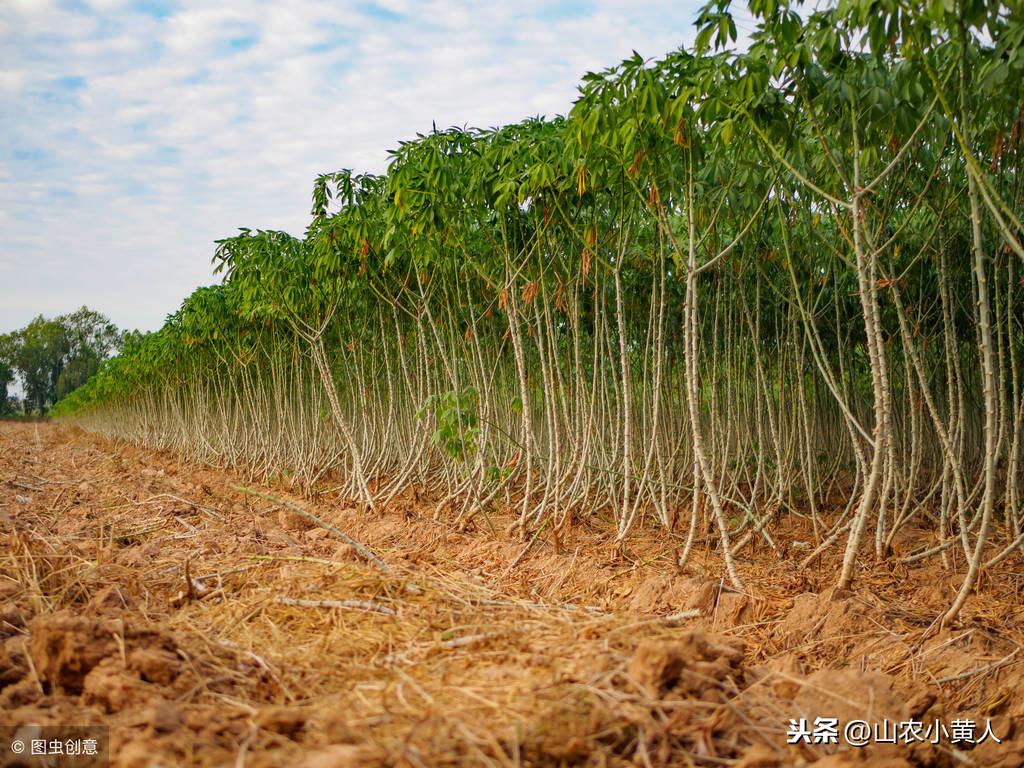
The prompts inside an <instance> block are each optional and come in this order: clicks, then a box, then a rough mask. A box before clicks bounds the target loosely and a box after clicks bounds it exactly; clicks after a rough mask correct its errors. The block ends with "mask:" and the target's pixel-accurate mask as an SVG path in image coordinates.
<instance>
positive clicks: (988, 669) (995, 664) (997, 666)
mask: <svg viewBox="0 0 1024 768" xmlns="http://www.w3.org/2000/svg"><path fill="white" fill-rule="evenodd" d="M1018 653H1020V648H1018V649H1017V650H1015V651H1014V652H1013V653H1011V654H1010V655H1009V656H1007V657H1006V658H1005V659H1000V660H999V661H995V662H992V663H991V664H988V665H986V666H984V667H975V668H974V669H968V670H967V671H966V672H961V673H960V674H959V675H950V676H949V677H940V678H939V679H938V680H936V681H935V682H936V683H938V684H939V685H941V684H943V683H952V682H954V681H956V680H964V679H966V678H968V677H974V675H980V674H982V673H983V672H993V671H995V670H997V669H1000V668H1001V667H1005V666H1006V665H1007V664H1009V663H1010V661H1011V660H1012V659H1013V657H1014V656H1016V655H1017V654H1018Z"/></svg>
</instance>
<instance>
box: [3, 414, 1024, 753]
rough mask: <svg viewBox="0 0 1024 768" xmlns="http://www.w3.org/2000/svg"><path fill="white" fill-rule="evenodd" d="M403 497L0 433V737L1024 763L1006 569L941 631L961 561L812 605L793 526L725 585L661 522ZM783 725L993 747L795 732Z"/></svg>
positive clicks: (862, 581)
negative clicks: (336, 492) (681, 564)
mask: <svg viewBox="0 0 1024 768" xmlns="http://www.w3.org/2000/svg"><path fill="white" fill-rule="evenodd" d="M238 484H246V485H251V486H252V487H254V488H256V489H257V490H260V491H262V492H266V493H271V494H273V495H275V496H277V497H279V498H286V499H288V500H290V501H292V502H295V503H298V504H301V505H302V506H303V507H304V508H306V509H308V510H310V511H312V512H315V513H316V514H317V515H319V516H320V517H322V518H324V519H325V520H326V521H328V522H329V523H330V524H331V525H333V526H335V527H336V528H338V529H340V530H341V531H344V532H345V533H346V534H348V535H349V536H351V537H353V538H354V539H355V540H357V541H358V542H361V543H362V544H364V545H365V546H366V547H369V548H370V549H371V550H372V551H373V552H374V553H376V554H377V555H379V557H380V558H381V559H382V560H383V561H384V563H386V565H387V572H385V571H382V570H380V569H378V568H376V567H374V566H373V564H372V563H371V562H368V561H367V560H366V559H365V558H363V557H361V556H360V554H359V552H358V551H357V550H356V549H355V548H353V547H352V546H351V545H349V544H347V543H345V542H343V541H341V540H339V539H338V538H337V537H336V536H335V535H334V534H332V533H331V532H329V531H328V530H326V529H325V528H323V527H320V526H318V525H315V524H313V523H311V522H309V521H308V520H306V519H305V518H303V517H301V516H299V515H297V514H295V513H292V512H289V511H287V510H282V508H281V506H280V505H278V504H276V503H274V502H272V501H269V500H265V499H263V498H260V497H257V496H252V495H246V494H244V493H242V492H240V491H238V490H236V488H235V486H237V485H238ZM416 496H417V498H415V499H414V498H413V497H412V495H411V496H410V498H408V499H404V500H400V501H398V502H396V503H395V504H393V505H392V507H391V508H389V509H387V510H384V511H383V513H382V514H381V515H379V516H370V515H368V514H366V513H364V512H361V511H359V510H357V509H355V508H353V507H351V506H349V505H346V504H344V503H342V502H339V501H338V500H337V499H336V498H334V497H333V496H331V495H329V494H324V495H320V496H318V497H315V498H313V499H309V498H299V497H298V496H296V495H293V494H290V493H289V490H288V488H287V487H286V486H284V485H283V484H282V485H279V486H278V487H276V488H268V487H265V486H258V485H252V484H251V483H249V481H248V480H247V479H246V478H244V477H242V476H241V475H238V474H232V473H230V472H226V471H224V470H221V469H217V468H213V467H201V466H194V465H190V464H188V463H186V462H183V461H181V460H180V459H178V458H176V457H175V456H172V455H170V454H166V453H158V452H153V451H150V450H144V449H141V448H138V447H133V446H130V445H124V444H120V443H114V442H111V441H107V440H102V439H100V438H97V437H95V436H91V435H88V434H85V433H83V432H80V431H78V430H75V429H72V428H70V427H65V426H59V425H53V424H24V423H0V541H2V542H3V546H2V548H0V604H2V608H0V725H9V726H24V725H28V724H65V725H67V724H76V725H80V724H104V725H107V726H109V734H110V744H109V747H110V754H111V764H112V765H115V766H151V765H160V766H176V765H204V766H205V765H230V766H246V765H248V766H276V765H291V766H310V767H314V766H315V767H317V768H330V767H334V766H337V767H349V766H414V767H419V766H454V765H459V766H462V765H488V766H548V765H551V766H563V765H564V766H585V765H587V766H589V765H593V766H618V765H635V766H667V765H680V766H691V765H735V766H742V767H743V768H775V767H779V766H796V765H805V764H814V765H816V766H819V767H820V768H835V767H836V766H852V765H874V766H883V767H886V766H887V767H888V768H898V767H900V766H911V765H913V766H959V765H973V766H985V767H991V766H1005V767H1009V766H1019V765H1022V764H1024V722H1022V720H1021V717H1022V715H1024V685H1022V679H1024V675H1022V672H1024V666H1022V664H1024V653H1018V651H1019V650H1020V648H1021V647H1022V644H1024V631H1022V628H1024V625H1022V620H1024V607H1022V606H1021V603H1020V597H1019V585H1020V584H1019V583H1020V577H1021V576H1022V575H1024V568H1022V567H1021V566H1022V560H1021V558H1020V557H1019V556H1014V557H1011V558H1009V559H1008V560H1007V561H1006V562H1004V563H1003V564H1001V565H1000V566H999V567H998V569H995V570H993V571H991V572H986V573H985V574H984V578H983V580H982V587H981V590H980V592H979V593H978V594H976V595H974V596H973V597H972V599H971V601H970V602H969V604H968V606H967V608H966V609H965V611H964V613H963V615H962V617H961V619H960V621H959V622H958V623H957V624H956V625H955V626H950V627H945V628H942V629H939V627H938V624H937V622H936V619H937V617H938V616H939V615H940V614H941V613H942V611H943V609H944V607H946V606H947V605H948V604H949V601H950V600H951V597H952V595H953V594H954V593H955V590H956V587H957V585H958V579H959V576H958V574H956V573H950V572H946V571H943V570H942V569H941V567H940V566H939V564H938V563H929V564H925V565H922V566H920V567H917V566H915V567H911V568H907V567H904V566H902V565H894V564H893V559H891V558H890V559H889V560H887V561H885V562H877V563H876V562H874V561H873V560H872V559H871V557H870V556H868V555H865V557H864V559H863V562H862V563H861V564H860V568H859V573H858V578H857V581H856V584H855V588H854V589H853V590H852V591H851V592H849V593H848V594H845V595H841V596H832V595H830V588H831V583H832V580H833V578H834V574H835V573H836V567H837V560H838V557H839V553H837V552H831V553H826V554H825V555H824V556H823V557H822V559H821V562H819V563H815V564H814V566H813V567H812V568H810V569H807V570H803V571H801V570H799V569H798V566H797V563H798V562H799V554H800V553H799V552H798V551H796V548H795V547H789V546H785V545H784V544H785V542H793V541H796V540H807V539H808V537H809V533H808V531H807V530H806V525H807V523H806V521H805V520H801V519H800V518H796V517H794V518H793V519H792V520H786V519H783V520H782V521H781V523H780V528H781V529H780V530H779V531H778V535H777V539H778V540H780V541H781V542H782V543H783V546H782V547H781V548H780V549H781V551H782V552H784V553H785V552H793V554H792V555H779V554H777V553H775V552H772V551H771V550H769V549H767V548H764V547H761V548H758V549H753V550H751V549H748V550H746V551H745V552H744V555H743V557H742V558H741V559H740V563H739V568H740V572H741V574H742V576H743V577H744V580H745V583H746V591H745V592H737V591H734V590H730V589H729V588H728V587H727V586H726V585H725V583H724V582H723V580H722V578H721V574H722V568H721V563H720V561H719V559H718V558H717V557H716V556H715V553H714V551H712V550H710V549H709V547H710V546H711V545H710V544H709V543H708V544H702V545H701V548H700V551H698V552H697V553H696V555H695V557H694V558H693V559H692V561H691V562H690V563H689V564H688V566H687V568H686V569H685V570H684V571H683V572H679V571H678V569H677V568H676V565H675V553H676V551H677V549H678V548H679V546H680V540H679V539H677V538H675V537H673V536H670V535H668V534H666V533H665V532H664V531H661V530H658V529H657V528H655V527H653V526H651V527H649V528H644V529H642V530H639V531H637V533H636V535H635V536H634V537H633V538H631V539H630V540H629V542H628V546H627V547H626V548H625V549H624V550H623V549H620V548H619V547H617V546H616V545H615V543H614V533H613V529H612V527H611V526H606V525H604V524H603V523H601V522H600V519H599V518H595V519H594V520H592V521H589V522H584V523H578V524H577V525H576V526H575V527H573V528H571V529H570V530H569V531H568V533H566V534H564V535H563V536H562V539H561V541H560V542H559V545H560V546H559V547H558V549H557V551H555V549H554V548H553V547H552V542H550V541H547V540H538V541H537V542H536V543H535V545H534V546H533V547H532V548H531V549H530V550H529V551H528V552H527V553H526V554H525V555H524V556H522V557H521V558H520V557H519V556H520V555H521V554H522V552H523V548H524V544H523V542H521V541H519V540H518V539H516V538H514V537H513V536H512V535H509V534H506V533H505V531H506V526H507V525H508V523H509V521H510V520H511V519H512V518H511V517H510V515H509V514H507V513H504V514H503V513H501V512H500V511H499V512H498V513H496V515H495V516H494V517H493V519H492V522H493V525H494V531H496V532H492V530H491V528H490V527H489V526H488V525H485V524H484V521H483V520H481V521H479V524H478V525H477V526H476V527H475V529H474V528H473V527H472V526H471V527H470V529H469V530H463V531H459V530H456V529H455V527H454V526H452V525H450V524H449V523H448V522H446V520H445V516H444V515H443V514H442V515H441V516H440V518H441V519H440V520H435V519H434V508H433V507H432V506H431V505H429V504H427V503H425V502H424V501H423V499H422V497H420V496H419V495H418V494H416ZM914 535H915V532H913V531H910V532H908V534H907V537H908V540H911V539H913V536H914ZM921 535H922V536H923V535H924V534H923V533H922V534H921ZM709 541H710V538H709ZM517 558H519V560H518V562H516V561H517ZM512 563H515V567H514V568H511V567H510V564H512ZM961 565H962V563H961ZM961 570H962V569H961ZM322 601H334V602H330V603H324V602H322ZM801 717H805V718H808V719H809V720H810V721H812V722H813V720H814V718H815V717H835V718H839V719H840V722H841V723H843V722H846V721H849V720H851V719H865V720H867V721H869V722H880V721H883V720H889V721H905V720H908V719H911V718H916V719H918V720H921V721H922V722H925V723H932V722H942V723H944V724H946V725H947V727H949V725H950V724H951V723H952V721H953V720H954V719H957V718H968V719H973V720H975V721H976V722H978V723H979V728H978V735H980V731H981V727H980V724H982V723H984V722H986V721H990V722H991V725H992V729H993V731H994V733H995V734H996V735H997V736H998V737H999V738H1000V739H1002V742H1003V743H1002V744H998V743H996V742H995V741H994V740H991V739H989V740H987V741H986V742H985V743H983V744H978V745H972V744H970V743H967V742H963V741H961V742H959V743H950V740H949V739H944V740H942V741H941V743H939V744H937V745H934V744H930V743H920V742H919V743H915V744H909V745H908V744H903V743H897V744H872V745H869V746H867V747H865V748H851V747H849V746H847V745H844V744H839V745H838V746H837V745H828V744H826V745H818V744H798V745H789V744H787V729H788V727H789V720H790V718H801ZM840 727H841V726H840ZM0 749H2V745H0ZM4 759H5V758H2V757H0V764H2V763H3V760H4ZM7 759H9V756H8V758H7Z"/></svg>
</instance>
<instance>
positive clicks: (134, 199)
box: [0, 0, 700, 332]
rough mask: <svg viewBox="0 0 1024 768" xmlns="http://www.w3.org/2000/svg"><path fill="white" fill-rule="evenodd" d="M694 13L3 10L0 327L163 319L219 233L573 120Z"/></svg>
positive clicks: (284, 221)
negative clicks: (334, 180)
mask: <svg viewBox="0 0 1024 768" xmlns="http://www.w3.org/2000/svg"><path fill="white" fill-rule="evenodd" d="M699 4H700V3H699V1H695V0H682V1H680V0H675V1H672V0H668V1H665V2H654V1H647V0H634V1H633V2H606V1H605V0H563V2H550V3H549V2H537V1H534V0H518V1H517V2H514V3H482V2H462V1H460V0H439V1H437V2H434V1H432V0H428V1H426V2H411V1H409V0H376V2H356V1H353V2H345V1H342V0H333V1H332V0H327V1H325V2H313V1H312V0H297V1H293V0H278V2H254V1H252V0H219V1H218V2H210V1H209V0H203V1H198V0H65V1H64V2H57V1H56V0H53V1H48V0H2V2H0V332H5V331H9V330H12V329H14V328H17V327H20V326H22V325H24V324H25V323H26V322H27V321H28V320H29V319H31V318H32V317H33V316H35V315H36V314H39V313H43V314H46V315H54V314H59V313H62V312H66V311H70V310H72V309H74V308H75V307H78V306H80V305H82V304H88V305H89V306H90V307H92V308H94V309H97V310H99V311H101V312H104V313H106V314H108V315H109V316H110V317H111V318H112V319H113V320H114V321H115V322H116V323H117V324H118V325H120V326H122V327H131V328H141V329H146V330H150V329H154V328H157V327H159V326H160V324H161V323H162V322H163V318H164V316H165V315H166V314H168V313H169V312H171V311H173V310H174V309H176V308H177V306H178V305H179V304H180V302H181V301H182V299H183V298H185V297H186V296H187V295H188V294H189V293H190V292H191V291H192V290H193V289H194V288H195V287H196V286H198V285H204V284H209V283H211V282H214V277H213V275H212V273H211V270H210V257H211V255H212V252H213V245H212V243H213V241H214V240H215V239H216V238H218V237H222V236H225V235H230V234H233V233H234V232H235V231H236V230H237V229H238V228H239V227H242V226H250V227H254V228H255V227H260V228H276V229H286V230H289V231H292V232H295V233H301V231H302V229H303V228H304V226H305V223H306V220H307V215H308V211H309V206H310V203H309V195H310V190H311V188H312V182H313V179H314V177H315V176H316V175H317V174H318V173H321V172H325V171H332V170H336V169H339V168H354V169H357V170H360V171H382V170H383V169H384V167H385V162H386V158H387V150H388V149H389V148H391V147H393V146H395V144H396V143H397V141H398V140H400V139H403V138H408V137H411V136H413V135H414V134H415V133H416V132H422V131H425V130H429V129H430V126H431V123H432V121H436V123H437V125H439V126H448V125H456V124H457V125H497V124H500V123H504V122H508V121H512V120H517V119H519V118H522V117H525V116H528V115H536V114H546V115H552V114H556V113H561V112H565V111H566V110H567V109H568V108H569V106H570V104H571V103H572V100H573V98H574V96H575V92H576V85H577V83H578V82H579V79H580V76H581V75H582V74H583V73H584V72H585V71H587V70H594V69H602V68H604V67H606V66H608V65H611V64H613V63H615V62H618V61H619V60H621V59H622V58H624V57H626V56H628V55H629V54H630V52H631V51H632V50H634V49H635V50H637V51H639V52H641V53H642V54H643V55H645V56H657V55H660V54H662V53H664V52H666V51H668V50H671V49H673V48H675V47H678V46H679V45H681V44H683V43H685V42H689V41H690V40H692V20H693V17H694V15H695V12H696V9H697V8H698V7H699Z"/></svg>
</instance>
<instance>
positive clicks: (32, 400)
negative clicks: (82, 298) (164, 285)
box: [0, 306, 125, 415]
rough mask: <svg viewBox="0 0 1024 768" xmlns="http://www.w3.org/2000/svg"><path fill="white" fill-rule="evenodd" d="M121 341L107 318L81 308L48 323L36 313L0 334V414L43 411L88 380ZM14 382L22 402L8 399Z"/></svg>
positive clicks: (47, 320) (117, 347) (117, 331)
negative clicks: (5, 332)
mask: <svg viewBox="0 0 1024 768" xmlns="http://www.w3.org/2000/svg"><path fill="white" fill-rule="evenodd" d="M124 338H125V334H124V333H122V332H121V331H120V330H118V328H117V326H116V325H114V323H112V322H111V321H110V319H109V318H108V317H106V316H104V315H102V314H100V313H99V312H96V311H94V310H91V309H89V308H88V307H85V306H83V307H81V308H80V309H77V310H75V311H74V312H71V313H68V314H66V315H60V316H59V317H55V318H52V319H50V318H45V317H43V316H42V315H39V316H38V317H36V318H35V319H34V320H32V321H31V322H30V323H29V324H28V325H26V326H25V327H24V328H21V329H19V330H16V331H12V332H11V333H7V334H0V390H2V392H3V397H2V398H0V415H11V414H14V413H19V412H26V413H28V412H34V413H38V414H43V413H46V411H47V410H48V409H49V408H50V407H51V406H52V405H53V404H54V403H56V402H57V401H58V400H60V399H62V398H63V397H65V396H66V395H68V394H69V393H71V392H73V391H74V390H75V389H77V388H78V387H80V386H81V385H82V384H84V383H85V382H86V381H88V380H89V378H90V377H91V376H92V375H93V374H94V373H96V371H97V369H98V368H99V365H100V363H101V362H102V361H104V360H106V359H107V358H109V357H110V356H111V355H114V354H116V353H117V352H118V351H119V350H120V349H121V347H122V345H123V343H124ZM16 383H20V384H21V389H22V391H23V393H24V398H23V399H22V398H19V397H14V396H11V395H10V392H9V391H10V388H11V386H12V385H14V384H16Z"/></svg>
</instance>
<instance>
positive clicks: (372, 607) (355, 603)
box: [274, 597, 398, 616]
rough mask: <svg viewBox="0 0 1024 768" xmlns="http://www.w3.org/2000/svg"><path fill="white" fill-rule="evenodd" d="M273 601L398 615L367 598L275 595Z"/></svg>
mask: <svg viewBox="0 0 1024 768" xmlns="http://www.w3.org/2000/svg"><path fill="white" fill-rule="evenodd" d="M274 602H275V603H280V604H281V605H298V606H301V607H303V608H351V609H352V610H354V611H369V612H371V613H383V614H384V615H385V616H397V615H398V611H396V610H395V609H394V608H388V607H387V606H386V605H381V604H380V603H371V602H369V601H368V600H305V599H303V598H301V597H276V598H274Z"/></svg>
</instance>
